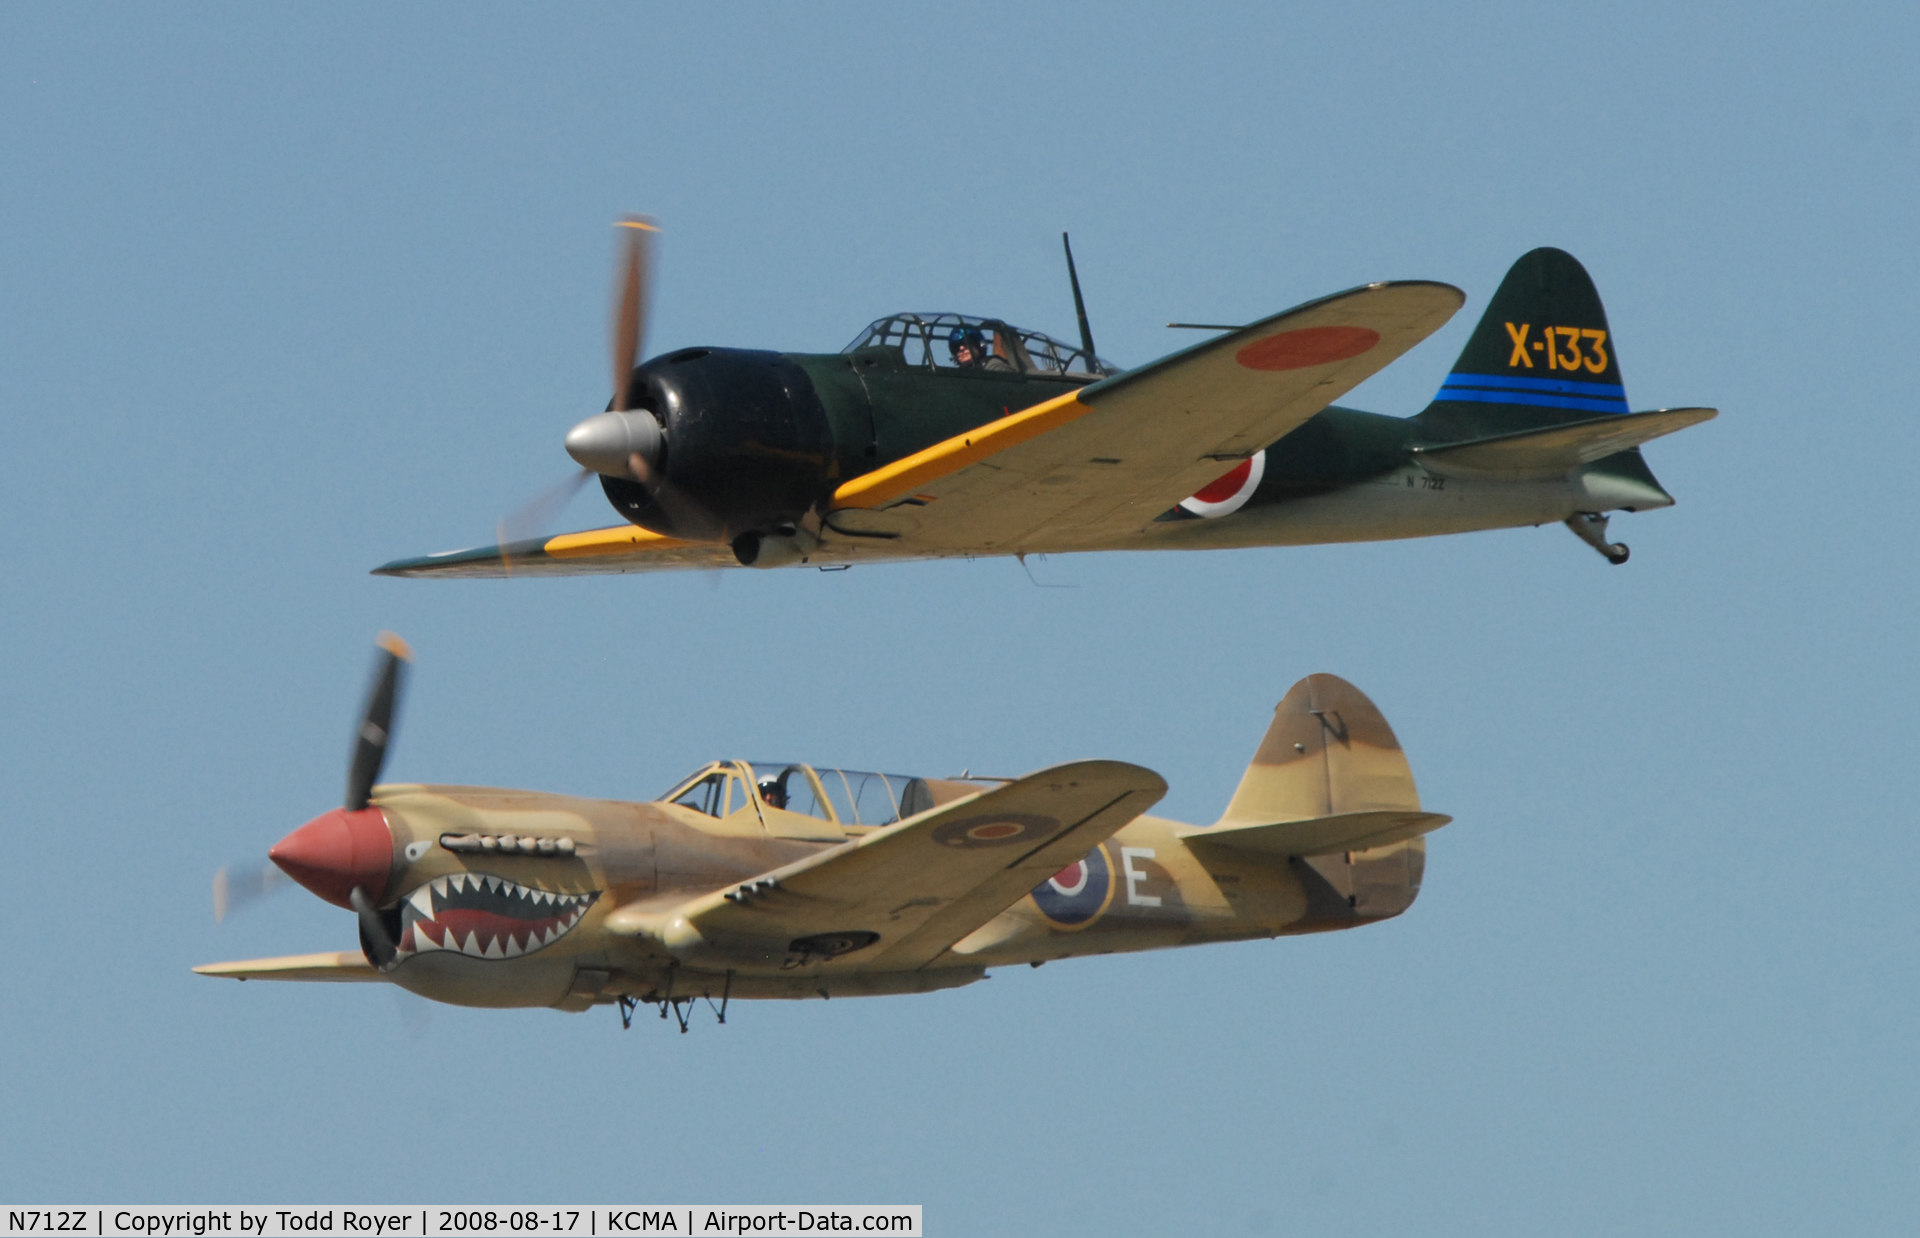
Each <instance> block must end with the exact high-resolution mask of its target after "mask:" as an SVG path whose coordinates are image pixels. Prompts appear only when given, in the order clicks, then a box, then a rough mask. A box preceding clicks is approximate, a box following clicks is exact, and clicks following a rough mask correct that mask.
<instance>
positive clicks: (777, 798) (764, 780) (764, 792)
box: [749, 761, 829, 821]
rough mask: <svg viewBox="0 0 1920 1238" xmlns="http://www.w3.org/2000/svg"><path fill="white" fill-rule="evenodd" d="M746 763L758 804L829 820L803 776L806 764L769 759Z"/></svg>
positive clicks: (806, 778) (815, 792) (816, 794)
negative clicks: (750, 772)
mask: <svg viewBox="0 0 1920 1238" xmlns="http://www.w3.org/2000/svg"><path fill="white" fill-rule="evenodd" d="M749 765H750V766H751V767H752V769H753V782H754V785H755V786H756V787H758V788H759V789H760V802H761V803H763V804H765V805H766V806H767V807H769V808H782V809H785V810H786V811H788V812H797V813H803V814H805V815H806V816H809V817H818V818H820V819H821V820H822V821H826V820H828V819H829V817H828V815H827V807H826V805H825V804H823V803H821V801H820V795H819V793H818V792H817V791H815V790H814V786H813V779H811V778H809V777H807V767H806V766H804V765H783V764H780V763H778V762H769V761H752V762H749Z"/></svg>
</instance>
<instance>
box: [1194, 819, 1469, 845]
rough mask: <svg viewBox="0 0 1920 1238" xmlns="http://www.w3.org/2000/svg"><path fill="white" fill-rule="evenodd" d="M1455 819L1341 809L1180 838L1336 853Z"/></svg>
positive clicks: (1410, 835) (1415, 833)
mask: <svg viewBox="0 0 1920 1238" xmlns="http://www.w3.org/2000/svg"><path fill="white" fill-rule="evenodd" d="M1452 820H1453V818H1452V817H1449V816H1446V815H1444V814H1442V813H1437V812H1409V811H1406V810H1404V809H1391V810H1385V811H1372V812H1342V813H1335V814H1333V815H1331V816H1325V817H1308V818H1306V819H1305V820H1302V821H1278V822H1272V823H1269V824H1265V825H1218V826H1213V827H1211V828H1205V829H1191V830H1185V831H1182V832H1181V834H1180V837H1181V838H1183V839H1185V840H1187V841H1188V842H1207V843H1213V844H1215V845H1216V846H1221V847H1233V848H1236V849H1238V850H1241V851H1260V852H1264V853H1266V854H1268V855H1287V856H1308V855H1331V854H1334V853H1336V852H1341V851H1365V850H1366V849H1367V848H1369V847H1384V846H1386V845H1387V844H1388V843H1397V842H1405V841H1406V840H1407V839H1409V838H1418V837H1419V836H1420V835H1422V834H1430V833H1432V832H1433V831H1434V830H1437V829H1439V828H1440V827H1441V826H1443V825H1445V824H1447V823H1448V822H1449V821H1452Z"/></svg>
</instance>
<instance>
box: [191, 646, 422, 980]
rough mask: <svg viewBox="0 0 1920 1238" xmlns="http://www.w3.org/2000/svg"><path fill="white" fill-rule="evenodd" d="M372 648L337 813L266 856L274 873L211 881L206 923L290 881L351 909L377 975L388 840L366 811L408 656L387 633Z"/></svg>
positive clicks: (243, 870) (388, 958)
mask: <svg viewBox="0 0 1920 1238" xmlns="http://www.w3.org/2000/svg"><path fill="white" fill-rule="evenodd" d="M379 644H380V659H379V661H378V662H377V663H376V664H375V667H374V674H373V685H372V687H371V689H370V690H369V691H368V693H367V703H366V706H365V707H364V708H363V709H362V710H361V711H360V725H359V727H358V729H357V730H356V731H355V733H354V741H353V756H352V758H351V760H350V761H349V762H348V766H347V795H346V800H345V802H344V804H343V806H342V807H340V808H336V809H334V810H333V811H332V812H327V813H322V814H321V815H320V816H318V817H315V818H314V819H313V820H311V821H309V822H307V823H306V824H305V825H303V826H301V827H300V828H299V829H297V830H295V831H294V832H293V833H291V834H289V835H287V836H286V837H285V838H283V839H281V840H280V841H279V842H277V843H275V844H274V845H273V847H272V848H271V849H270V850H268V852H267V859H269V860H270V861H272V863H273V867H268V866H267V865H265V864H252V865H247V866H245V867H238V868H235V867H229V868H222V869H221V870H220V871H219V872H217V873H215V874H214V875H213V916H214V919H215V920H225V919H226V918H227V916H228V914H229V913H231V912H233V911H235V910H238V909H239V908H240V907H243V906H245V905H246V904H248V903H251V902H253V901H255V900H256V899H258V898H260V897H261V896H262V895H264V894H266V893H267V892H268V891H270V890H272V889H274V888H276V887H278V886H281V885H285V884H286V883H287V881H288V879H292V880H293V881H297V882H299V883H300V884H301V885H303V886H305V887H306V888H307V889H309V890H311V891H313V892H314V893H315V894H318V895H319V896H320V897H321V898H324V899H326V900H327V901H328V902H330V903H333V904H335V905H336V906H340V907H349V908H352V909H353V911H354V912H355V913H356V914H357V915H358V916H359V917H360V936H361V945H362V946H363V947H364V948H365V950H366V953H367V957H368V958H369V959H370V960H372V961H373V963H374V964H375V965H376V966H381V967H384V966H385V965H387V964H388V963H391V962H392V961H393V956H394V947H393V939H392V937H391V935H389V934H388V932H387V929H386V926H385V925H383V924H382V923H381V921H380V915H379V912H378V911H377V910H376V909H375V902H376V900H378V899H379V897H380V896H381V895H382V894H384V893H385V892H386V888H387V879H388V876H389V874H390V872H391V870H392V867H393V834H392V832H391V831H390V830H388V828H387V822H386V818H385V817H384V816H382V815H381V812H380V810H379V809H378V808H374V807H372V806H371V805H372V797H373V787H374V784H375V783H376V782H378V781H379V779H380V771H381V769H382V767H384V766H385V765H386V762H387V748H388V747H389V746H390V744H391V743H392V740H393V718H394V713H395V712H396V710H397V708H398V705H399V700H400V688H401V682H402V680H403V679H404V677H405V670H406V667H405V664H406V663H408V662H411V661H412V660H413V650H411V649H409V648H408V647H407V643H406V642H405V641H403V640H401V639H400V638H399V637H398V636H395V635H394V634H393V633H391V632H382V633H381V634H380V641H379Z"/></svg>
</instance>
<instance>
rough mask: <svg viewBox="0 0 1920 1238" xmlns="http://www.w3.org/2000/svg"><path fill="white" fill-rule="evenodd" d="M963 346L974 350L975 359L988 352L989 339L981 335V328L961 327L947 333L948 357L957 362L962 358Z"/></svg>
mask: <svg viewBox="0 0 1920 1238" xmlns="http://www.w3.org/2000/svg"><path fill="white" fill-rule="evenodd" d="M962 344H964V345H966V346H967V347H968V348H971V349H973V355H974V356H975V357H979V356H982V355H984V354H985V353H986V351H987V337H986V336H984V335H981V334H980V328H978V327H969V326H965V325H961V326H958V327H955V328H954V329H953V330H951V331H949V332H948V333H947V355H948V356H950V357H953V358H955V359H956V360H957V359H958V358H959V356H960V346H961V345H962Z"/></svg>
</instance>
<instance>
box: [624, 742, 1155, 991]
mask: <svg viewBox="0 0 1920 1238" xmlns="http://www.w3.org/2000/svg"><path fill="white" fill-rule="evenodd" d="M1166 791H1167V784H1166V780H1165V779H1163V778H1161V777H1160V775H1158V774H1156V773H1154V772H1153V771H1152V770H1150V769H1143V768H1142V767H1140V766H1138V765H1128V764H1126V763H1124V762H1120V761H1076V762H1074V763H1072V764H1068V765H1056V766H1053V767H1052V768H1050V769H1043V770H1041V771H1039V772H1038V773H1034V774H1028V775H1027V776H1026V777H1025V778H1021V779H1018V780H1016V781H1014V782H1010V783H1008V784H1007V785H1006V786H1003V787H996V788H994V789H993V790H991V791H985V792H982V793H980V794H978V795H972V796H968V797H967V798H965V799H961V800H955V801H954V802H953V803H951V804H946V805H943V806H941V807H940V808H936V809H934V810H932V811H930V812H924V813H921V814H919V815H918V816H914V817H909V818H908V819H907V820H905V821H900V822H897V823H895V824H893V825H890V826H888V827H886V828H885V829H881V830H876V831H874V832H873V833H872V834H869V835H867V836H866V837H865V838H861V839H857V840H855V841H853V842H849V843H846V844H844V845H842V846H839V847H835V848H833V849H832V850H830V851H822V852H820V853H818V854H816V855H813V856H809V857H807V858H806V859H804V860H799V861H797V862H795V863H793V864H789V865H787V866H786V867H785V868H781V869H776V870H774V871H773V872H771V873H768V874H767V875H766V876H764V877H760V878H756V879H755V880H754V881H752V882H749V883H747V884H746V885H742V886H735V887H729V888H728V889H726V890H721V891H716V892H715V893H713V894H709V895H706V896H704V897H702V898H700V899H696V900H695V901H694V902H692V903H689V904H686V905H683V906H682V907H679V908H677V909H675V911H674V913H673V915H674V916H675V917H676V918H684V919H685V920H686V921H687V922H688V923H689V924H690V925H691V926H692V927H693V928H694V929H695V930H697V931H698V933H699V934H700V936H701V937H702V938H703V939H704V940H705V941H706V943H707V944H708V945H710V946H712V947H713V948H715V949H717V950H720V951H723V952H733V953H737V954H742V955H746V956H747V957H761V958H767V957H771V958H772V959H775V960H778V959H781V958H783V957H786V958H791V957H793V956H795V955H799V956H801V957H802V958H803V959H804V958H805V957H806V955H807V953H808V951H807V948H806V947H805V945H804V944H803V942H804V939H807V938H813V937H819V936H823V935H833V936H842V937H844V936H845V935H847V934H866V933H871V934H875V935H876V939H875V940H873V941H872V942H871V943H870V944H868V945H866V946H864V947H861V948H859V949H858V950H857V951H849V952H848V962H849V964H852V965H854V966H857V967H858V968H860V969H861V970H888V971H909V970H913V969H915V968H919V967H924V966H925V965H926V964H928V963H930V962H932V961H933V960H934V959H936V958H938V957H939V956H940V955H941V954H942V953H943V952H944V951H945V950H946V949H947V947H948V946H950V945H952V944H953V943H954V942H956V941H959V940H960V939H961V938H962V937H965V936H966V935H967V934H968V933H971V932H972V931H973V930H974V929H976V928H978V927H979V926H980V925H982V924H985V923H986V922H987V921H988V920H991V919H992V918H993V917H994V916H997V915H999V914H1000V913H1001V912H1003V911H1005V910H1006V909H1007V908H1008V907H1010V906H1012V905H1013V904H1014V903H1015V902H1018V901H1019V899H1020V897H1021V896H1022V895H1024V894H1026V893H1027V892H1028V891H1029V890H1031V889H1033V888H1034V887H1035V886H1037V885H1039V884H1040V883H1041V882H1043V881H1045V880H1046V879H1047V878H1048V877H1051V876H1052V875H1053V874H1055V873H1057V872H1059V871H1060V870H1061V869H1062V868H1064V867H1066V866H1067V865H1068V864H1071V863H1073V861H1075V860H1077V859H1079V858H1080V857H1081V856H1083V855H1085V854H1086V853H1087V852H1089V851H1091V850H1092V849H1093V848H1094V847H1096V846H1098V845H1099V844H1100V843H1101V842H1102V841H1104V840H1105V839H1107V838H1109V837H1111V836H1112V835H1113V834H1115V833H1116V832H1118V831H1119V830H1120V828H1121V827H1122V826H1124V825H1126V824H1127V823H1128V822H1129V821H1132V820H1133V819H1134V818H1135V817H1137V816H1139V815H1140V814H1141V813H1143V812H1145V811H1146V810H1147V809H1148V808H1150V807H1152V806H1153V804H1155V803H1156V802H1158V801H1159V799H1160V797H1161V796H1162V795H1165V794H1166ZM617 915H618V913H616V916H617ZM609 927H610V928H613V927H614V924H612V923H610V924H609Z"/></svg>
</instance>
